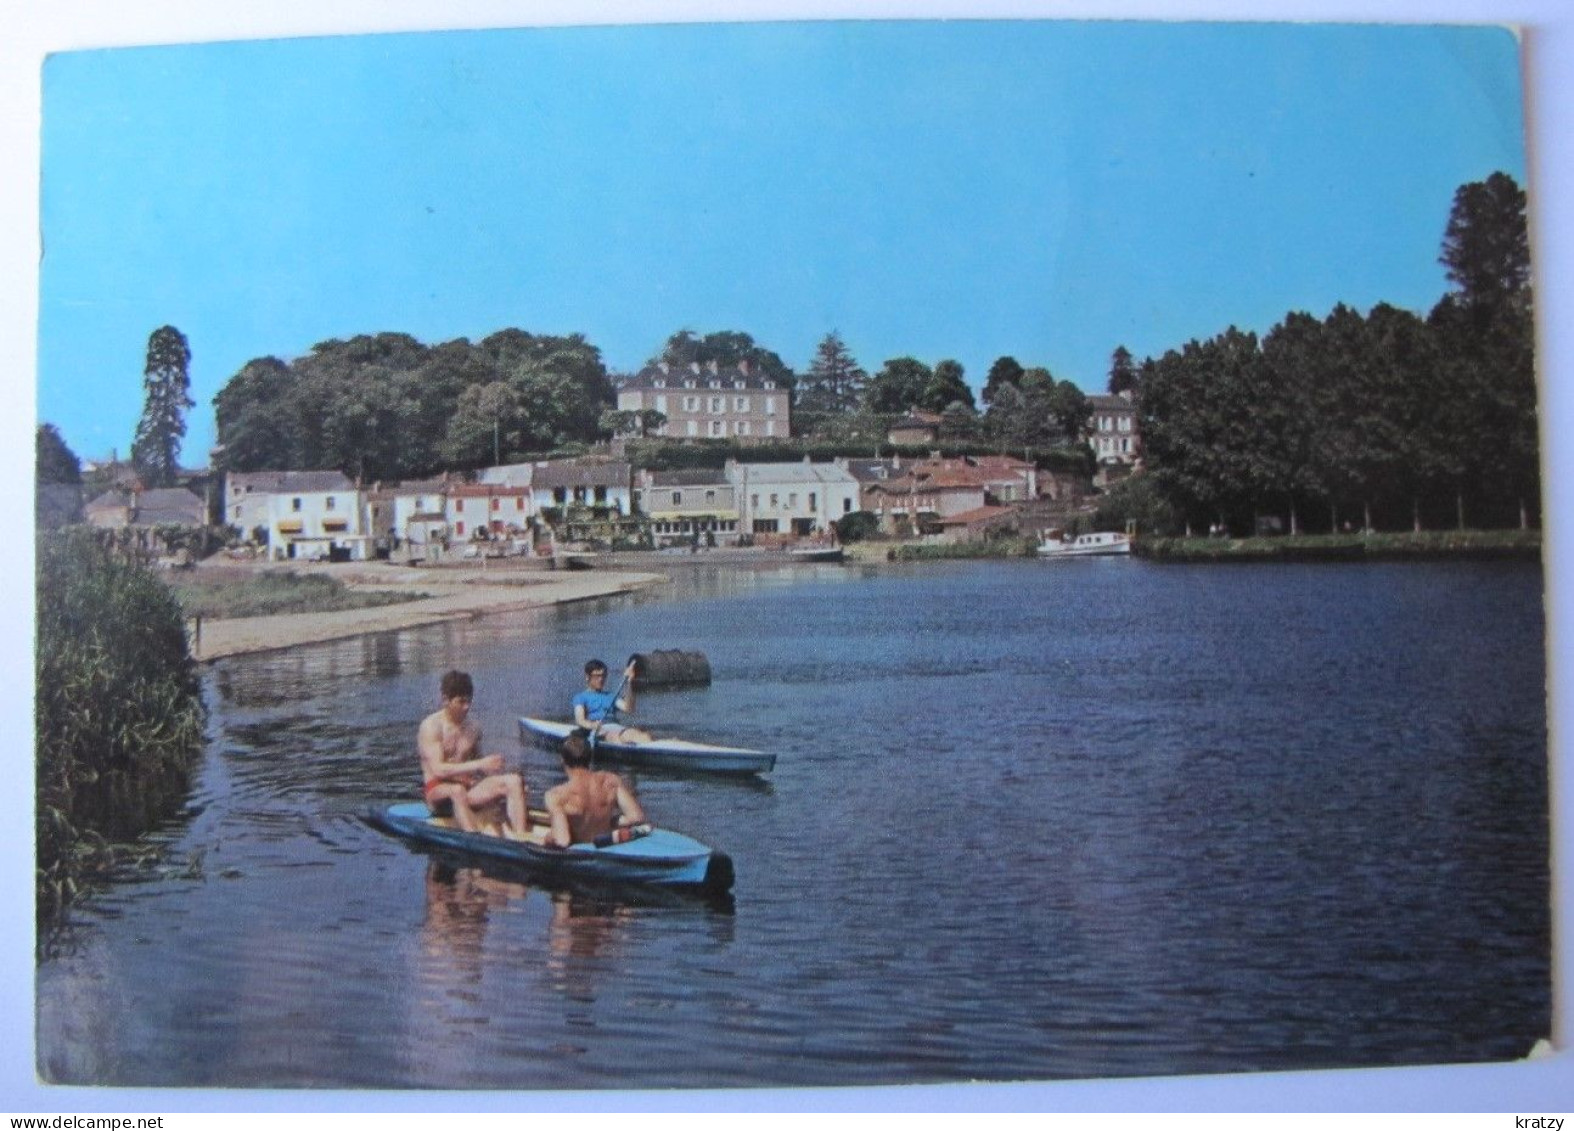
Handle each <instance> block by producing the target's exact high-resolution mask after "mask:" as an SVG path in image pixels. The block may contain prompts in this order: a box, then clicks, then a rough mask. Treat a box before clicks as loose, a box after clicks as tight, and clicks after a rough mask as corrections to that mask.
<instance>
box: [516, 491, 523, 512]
mask: <svg viewBox="0 0 1574 1131" xmlns="http://www.w3.org/2000/svg"><path fill="white" fill-rule="evenodd" d="M514 509H515V510H516V511H522V510H524V509H525V497H524V496H523V495H515V496H514Z"/></svg>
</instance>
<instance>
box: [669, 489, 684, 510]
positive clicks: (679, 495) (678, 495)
mask: <svg viewBox="0 0 1574 1131" xmlns="http://www.w3.org/2000/svg"><path fill="white" fill-rule="evenodd" d="M672 505H673V506H675V507H681V506H682V505H683V492H682V491H674V492H672Z"/></svg>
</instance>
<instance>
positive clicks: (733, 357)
mask: <svg viewBox="0 0 1574 1131" xmlns="http://www.w3.org/2000/svg"><path fill="white" fill-rule="evenodd" d="M658 361H659V362H665V363H666V364H667V365H668V366H670V367H671V368H672V369H675V370H687V369H689V368H690V367H691V366H695V365H698V366H700V367H701V368H702V369H703V368H705V367H706V366H708V365H710V364H712V363H715V365H716V366H717V368H718V369H723V370H733V369H737V368H738V366H739V364H740V363H744V364H747V365H748V367H749V372H750V373H752V374H754V375H756V376H759V377H763V378H765V379H766V380H770V381H775V382H776V383H777V385H779V386H780V387H782V388H786V389H791V388H792V387H793V384H794V383H795V381H796V377H795V376H794V374H793V371H792V370H791V369H789V368H787V365H786V363H785V362H783V361H782V359H781V358H780V357H779V356H778V355H777V354H776V353H775V352H774V351H773V350H768V349H766V348H765V347H764V346H761V345H759V344H758V343H757V342H755V340H754V338H753V337H752V336H750V335H748V334H744V333H740V332H738V331H736V330H719V331H717V332H715V333H712V334H706V335H705V336H704V337H703V338H700V337H696V336H695V334H694V332H693V331H692V330H679V331H678V332H677V333H676V334H673V335H672V336H671V337H670V338H668V339H667V344H666V346H665V347H664V348H663V349H662V351H661V354H660V356H658V357H654V358H651V360H650V363H651V364H655V363H656V362H658Z"/></svg>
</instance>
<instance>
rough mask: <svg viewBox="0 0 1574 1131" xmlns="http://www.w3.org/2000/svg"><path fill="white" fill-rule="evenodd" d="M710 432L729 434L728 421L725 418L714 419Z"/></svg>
mask: <svg viewBox="0 0 1574 1131" xmlns="http://www.w3.org/2000/svg"><path fill="white" fill-rule="evenodd" d="M710 434H711V435H712V436H725V435H726V434H727V422H726V421H725V420H712V421H711V422H710Z"/></svg>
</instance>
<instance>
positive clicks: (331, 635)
mask: <svg viewBox="0 0 1574 1131" xmlns="http://www.w3.org/2000/svg"><path fill="white" fill-rule="evenodd" d="M290 568H291V569H292V570H293V571H294V572H296V573H299V574H303V575H308V576H309V575H312V574H315V573H323V574H326V575H327V576H330V577H333V578H336V579H337V580H339V581H340V582H342V583H343V584H344V586H345V587H346V588H347V589H349V590H352V591H356V592H374V593H384V594H389V595H398V594H400V593H408V594H409V596H410V599H409V600H405V601H399V602H398V603H395V604H386V605H379V606H375V607H371V608H359V609H342V610H338V611H334V612H305V613H285V614H278V615H272V616H256V617H235V618H230V619H225V620H211V619H204V620H201V621H197V620H193V621H190V622H188V624H187V629H188V632H189V634H190V638H191V650H192V655H193V656H194V657H195V658H196V659H197V660H199V661H201V662H203V663H208V662H211V661H213V660H219V659H223V658H224V657H226V656H237V655H241V654H244V653H248V652H271V651H275V650H277V649H280V648H293V647H296V646H298V645H301V644H317V643H321V642H322V641H325V640H339V639H342V638H344V637H348V636H361V635H364V634H367V633H373V632H392V631H394V630H396V629H401V628H415V627H417V626H420V625H427V624H437V623H440V622H442V621H447V620H463V619H468V618H470V617H476V616H482V615H485V614H487V613H500V612H511V611H514V610H518V609H533V608H542V607H544V606H547V605H561V604H567V603H570V602H574V601H589V600H593V599H595V598H597V597H610V596H615V595H616V594H619V593H630V592H633V591H635V590H638V589H643V588H646V587H648V586H652V585H660V584H663V583H665V582H666V580H667V578H666V577H665V576H663V575H662V574H659V573H648V572H637V571H633V570H615V571H614V570H594V571H575V572H549V573H543V572H538V571H533V570H531V571H526V570H509V569H506V568H498V567H497V566H495V565H494V566H491V567H489V568H484V569H483V568H481V567H479V566H476V567H461V568H448V567H444V568H441V569H412V568H410V567H407V566H394V565H387V564H385V563H381V562H367V563H358V564H355V565H326V564H319V563H303V562H292V563H290Z"/></svg>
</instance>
